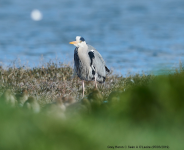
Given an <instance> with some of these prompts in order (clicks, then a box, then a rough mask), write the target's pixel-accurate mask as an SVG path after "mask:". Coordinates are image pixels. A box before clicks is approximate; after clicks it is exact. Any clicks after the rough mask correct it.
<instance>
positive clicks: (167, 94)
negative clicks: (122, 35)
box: [0, 62, 184, 150]
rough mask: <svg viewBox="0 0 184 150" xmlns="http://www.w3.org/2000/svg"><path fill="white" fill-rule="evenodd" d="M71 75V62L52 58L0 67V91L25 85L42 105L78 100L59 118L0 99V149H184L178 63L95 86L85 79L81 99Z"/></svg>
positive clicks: (183, 73)
mask: <svg viewBox="0 0 184 150" xmlns="http://www.w3.org/2000/svg"><path fill="white" fill-rule="evenodd" d="M72 75H73V70H72V68H71V67H70V66H69V65H64V64H60V65H58V64H55V63H52V62H50V63H49V64H47V65H45V67H44V68H43V67H42V68H33V69H26V68H24V67H22V68H15V67H14V68H8V69H3V68H1V69H0V83H1V86H0V89H1V93H4V91H5V90H6V89H10V90H11V92H12V93H14V94H17V93H20V92H21V91H22V90H23V89H27V91H28V92H29V94H30V96H32V97H35V98H36V100H37V101H38V102H39V104H40V105H41V107H42V108H43V109H44V107H45V106H46V105H48V104H49V103H52V102H54V101H55V99H57V97H61V96H62V97H67V96H72V97H73V98H74V99H75V100H76V102H75V103H73V104H71V105H69V106H67V107H66V111H65V117H63V118H59V117H57V115H55V114H52V115H48V113H46V111H41V112H40V113H33V112H31V111H26V110H25V109H24V108H19V107H11V106H9V105H7V104H4V103H0V149H3V150H9V149H20V150H21V149H27V150H29V149H30V150H31V149H34V150H37V149H38V150H45V149H66V150H69V149H75V150H78V149H80V150H81V149H89V150H90V149H91V150H93V149H99V150H102V149H109V148H113V147H114V148H118V147H119V148H121V149H130V148H137V149H141V148H144V149H146V148H148V149H150V148H149V147H151V148H159V149H183V148H184V146H183V134H182V132H183V131H184V130H183V126H184V120H183V118H184V92H183V89H184V70H183V67H182V66H181V67H180V69H179V70H176V71H175V73H173V74H168V75H160V76H153V75H138V74H137V75H133V76H131V75H130V76H127V77H122V76H117V75H114V74H110V75H109V76H108V77H107V79H106V82H105V84H101V85H98V89H94V83H93V82H87V83H86V93H85V95H86V97H84V98H82V97H81V95H82V94H81V93H82V89H81V81H80V79H78V78H77V77H73V76H72ZM1 100H2V98H1V99H0V101H1ZM115 146H117V147H115Z"/></svg>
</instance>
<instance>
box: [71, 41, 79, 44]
mask: <svg viewBox="0 0 184 150" xmlns="http://www.w3.org/2000/svg"><path fill="white" fill-rule="evenodd" d="M77 43H78V42H77V41H73V42H70V44H77Z"/></svg>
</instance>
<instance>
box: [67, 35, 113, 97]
mask: <svg viewBox="0 0 184 150" xmlns="http://www.w3.org/2000/svg"><path fill="white" fill-rule="evenodd" d="M70 44H73V45H75V46H76V48H75V50H74V73H75V74H77V75H78V77H79V78H80V79H81V80H82V89H83V97H84V90H85V89H84V80H85V81H92V80H95V87H96V88H97V82H96V81H98V82H99V83H103V82H105V78H106V73H108V72H110V70H109V69H108V68H107V66H106V64H105V61H104V60H103V58H102V56H101V55H100V53H99V52H98V51H97V50H96V49H95V48H94V47H92V46H91V45H88V44H87V43H86V41H85V39H84V38H83V37H81V36H76V41H73V42H70Z"/></svg>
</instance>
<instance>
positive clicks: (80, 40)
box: [70, 36, 86, 47]
mask: <svg viewBox="0 0 184 150" xmlns="http://www.w3.org/2000/svg"><path fill="white" fill-rule="evenodd" d="M70 44H73V45H75V46H76V47H84V46H85V45H86V41H85V39H84V38H83V37H81V36H76V41H73V42H70Z"/></svg>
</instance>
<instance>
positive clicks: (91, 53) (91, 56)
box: [88, 51, 95, 66]
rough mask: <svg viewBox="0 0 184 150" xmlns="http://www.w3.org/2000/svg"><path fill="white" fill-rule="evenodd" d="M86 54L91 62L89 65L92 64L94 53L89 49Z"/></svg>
mask: <svg viewBox="0 0 184 150" xmlns="http://www.w3.org/2000/svg"><path fill="white" fill-rule="evenodd" d="M88 55H89V58H90V59H91V64H90V66H91V65H92V64H93V59H94V58H95V55H94V53H93V52H92V51H90V52H89V53H88Z"/></svg>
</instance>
